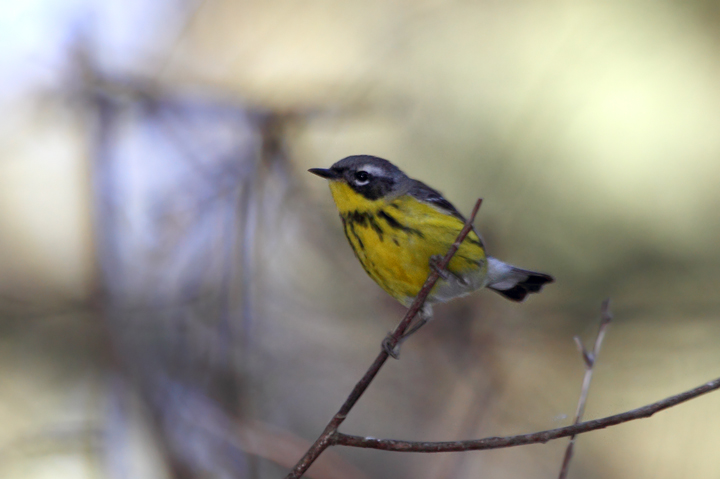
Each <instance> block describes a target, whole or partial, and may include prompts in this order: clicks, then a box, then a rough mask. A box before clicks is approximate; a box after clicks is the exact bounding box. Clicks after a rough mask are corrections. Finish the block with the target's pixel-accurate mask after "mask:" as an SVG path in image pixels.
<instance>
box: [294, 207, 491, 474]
mask: <svg viewBox="0 0 720 479" xmlns="http://www.w3.org/2000/svg"><path fill="white" fill-rule="evenodd" d="M481 204H482V198H478V200H477V201H476V202H475V207H474V208H473V210H472V213H471V214H470V217H469V218H468V219H467V221H466V222H465V226H464V227H463V229H462V230H461V231H460V234H458V236H457V239H456V240H455V242H454V243H453V244H452V246H450V249H449V250H448V252H447V254H446V255H445V257H443V259H442V261H440V263H439V264H438V265H437V266H438V267H437V268H430V274H429V275H428V277H427V279H426V280H425V284H423V287H422V288H421V289H420V292H419V293H418V295H417V296H416V297H415V301H413V303H412V305H410V309H408V311H407V313H406V314H405V317H404V318H403V320H402V321H400V324H398V325H397V327H396V328H395V330H394V331H393V332H392V334H391V335H390V336H389V338H388V346H389V348H390V349H392V348H394V347H395V346H396V345H397V342H398V341H399V340H400V338H401V337H402V335H403V333H404V332H405V330H406V329H407V327H408V325H409V324H410V323H411V322H412V320H413V319H415V316H417V314H418V313H419V312H420V310H421V309H422V307H423V305H424V304H425V300H426V299H427V296H428V294H430V291H431V290H432V288H433V286H435V283H436V282H437V280H438V279H439V278H440V273H439V271H443V270H445V269H446V268H447V265H448V264H449V263H450V260H451V259H452V257H453V256H454V255H455V253H456V252H457V250H458V248H460V244H461V243H462V242H463V240H464V239H465V237H466V236H467V235H468V234H469V233H470V231H471V230H472V225H473V222H474V221H475V216H477V212H478V210H479V209H480V205H481ZM387 359H388V353H387V351H385V348H381V350H380V354H378V356H377V357H376V358H375V361H374V362H373V363H372V365H371V366H370V367H369V368H368V370H367V371H366V372H365V374H364V375H363V377H362V379H360V381H358V383H357V384H356V385H355V387H354V388H353V390H352V391H351V392H350V395H349V396H348V398H347V399H346V400H345V403H344V404H343V405H342V407H340V410H339V411H338V412H337V413H336V414H335V416H333V418H332V419H331V420H330V422H329V423H328V425H327V426H325V430H324V431H323V432H322V434H321V435H320V437H318V438H317V440H315V442H314V443H313V445H312V446H310V449H308V450H307V452H306V453H305V455H304V456H303V457H302V458H301V459H300V461H298V463H297V464H296V465H295V467H294V468H293V470H292V472H290V474H288V475H287V476H286V478H285V479H299V478H300V477H302V475H303V474H305V471H307V470H308V468H309V467H310V466H311V465H312V463H313V462H315V460H316V459H317V458H318V456H320V454H322V452H323V451H324V450H325V449H327V448H328V446H330V445H332V444H331V439H332V438H333V437H335V435H336V434H337V429H338V427H340V424H342V423H343V421H345V418H346V417H347V415H348V413H349V412H350V410H351V409H352V408H353V406H355V403H356V402H357V401H358V399H360V396H362V394H363V393H364V392H365V390H366V389H367V388H368V386H370V383H371V382H372V380H373V379H374V378H375V376H376V375H377V373H378V372H379V371H380V368H381V367H382V366H383V364H385V361H387Z"/></svg>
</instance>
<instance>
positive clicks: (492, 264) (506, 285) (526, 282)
mask: <svg viewBox="0 0 720 479" xmlns="http://www.w3.org/2000/svg"><path fill="white" fill-rule="evenodd" d="M487 278H488V283H487V287H488V288H490V289H492V290H493V291H495V292H497V293H500V294H502V295H503V296H505V297H506V298H507V299H510V300H512V301H522V300H524V299H525V296H527V295H528V294H529V293H539V292H540V290H541V289H542V287H543V285H544V284H546V283H552V282H553V281H555V280H554V279H553V277H552V276H550V275H547V274H543V273H536V272H535V271H528V270H526V269H520V268H516V267H515V266H512V265H509V264H507V263H503V262H502V261H500V260H499V259H496V258H492V257H488V273H487Z"/></svg>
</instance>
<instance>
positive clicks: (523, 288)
mask: <svg viewBox="0 0 720 479" xmlns="http://www.w3.org/2000/svg"><path fill="white" fill-rule="evenodd" d="M554 281H555V278H553V277H552V276H550V275H548V274H543V273H530V274H529V275H528V277H527V278H526V279H525V280H523V281H519V282H518V283H517V284H516V285H515V286H513V287H512V288H510V289H495V288H493V287H492V286H490V289H492V290H493V291H495V292H496V293H500V294H501V295H503V296H505V297H506V298H507V299H509V300H511V301H517V302H520V301H523V300H524V299H525V297H526V296H527V295H528V294H530V293H539V292H540V291H541V290H542V287H543V286H544V285H546V284H548V283H553V282H554Z"/></svg>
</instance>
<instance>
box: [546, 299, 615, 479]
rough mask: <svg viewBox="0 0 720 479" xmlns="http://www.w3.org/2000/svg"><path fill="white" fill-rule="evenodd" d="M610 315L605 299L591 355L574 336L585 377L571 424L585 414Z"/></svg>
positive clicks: (564, 469) (566, 463)
mask: <svg viewBox="0 0 720 479" xmlns="http://www.w3.org/2000/svg"><path fill="white" fill-rule="evenodd" d="M611 320H612V315H611V314H610V300H609V299H606V300H605V301H603V303H602V306H601V307H600V328H599V329H598V333H597V336H596V337H595V345H594V346H593V350H592V353H588V352H587V350H586V349H585V346H584V345H583V344H582V341H580V338H578V337H577V336H575V338H574V339H575V343H576V344H577V345H578V349H579V350H580V354H581V355H582V357H583V360H584V362H585V377H583V384H582V389H581V390H580V399H578V405H577V410H576V411H575V421H574V422H573V424H580V421H582V417H583V414H585V404H586V403H587V397H588V392H589V391H590V381H592V375H593V369H594V367H595V361H597V357H598V354H599V353H600V347H601V346H602V342H603V339H604V338H605V330H606V329H607V327H608V325H609V324H610V321H611ZM576 437H577V436H576V435H575V434H573V435H572V436H570V442H568V445H567V449H565V456H564V457H563V462H562V466H561V467H560V474H559V475H558V479H565V478H566V477H567V473H568V469H569V467H570V460H571V459H572V456H573V452H574V448H575V438H576Z"/></svg>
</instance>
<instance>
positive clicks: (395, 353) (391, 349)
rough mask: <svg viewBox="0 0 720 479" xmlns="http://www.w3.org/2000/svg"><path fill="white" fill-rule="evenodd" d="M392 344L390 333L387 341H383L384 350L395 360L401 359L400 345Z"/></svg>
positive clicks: (386, 337) (386, 338)
mask: <svg viewBox="0 0 720 479" xmlns="http://www.w3.org/2000/svg"><path fill="white" fill-rule="evenodd" d="M392 343H393V341H392V333H388V335H387V336H385V339H383V342H382V348H383V350H385V352H386V353H388V355H390V356H392V357H393V358H394V359H400V343H399V342H398V343H395V345H394V346H393V344H392Z"/></svg>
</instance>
